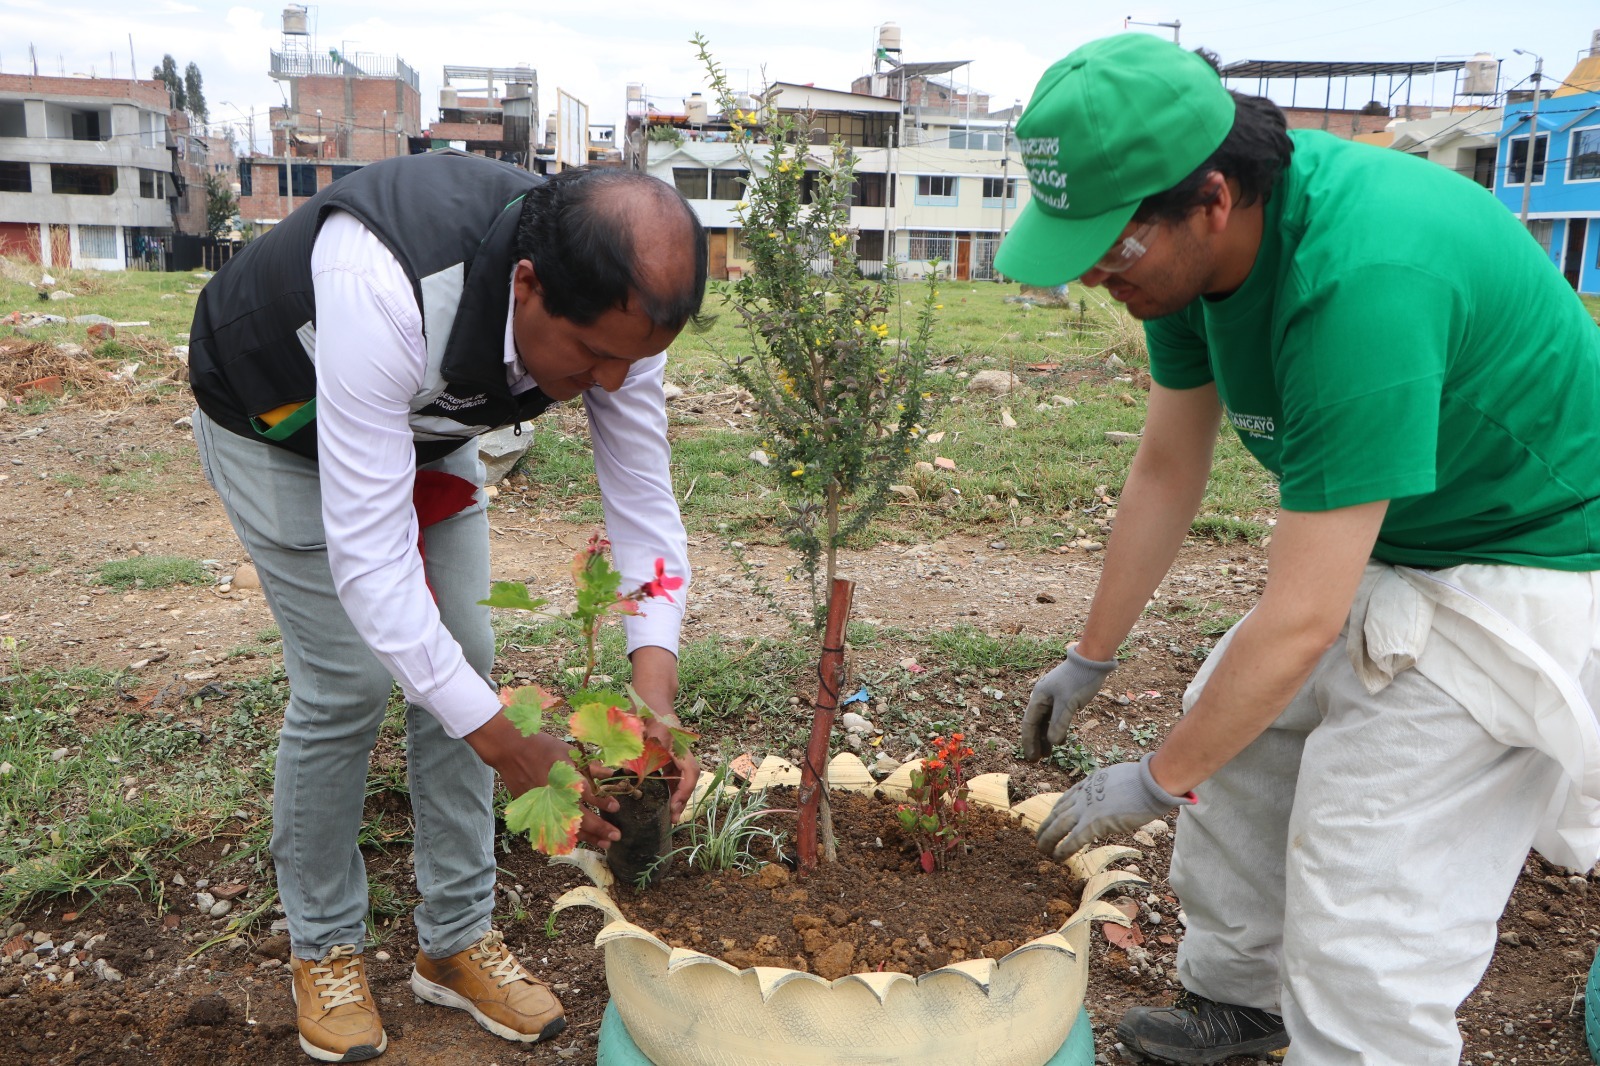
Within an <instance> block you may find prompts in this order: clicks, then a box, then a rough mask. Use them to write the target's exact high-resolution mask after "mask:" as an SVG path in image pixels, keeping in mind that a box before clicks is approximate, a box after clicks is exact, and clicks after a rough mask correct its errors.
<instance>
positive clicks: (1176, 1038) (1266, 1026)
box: [1117, 992, 1289, 1066]
mask: <svg viewBox="0 0 1600 1066" xmlns="http://www.w3.org/2000/svg"><path fill="white" fill-rule="evenodd" d="M1117 1039H1118V1040H1120V1041H1122V1045H1123V1047H1124V1048H1126V1049H1127V1050H1129V1051H1131V1052H1133V1053H1134V1054H1135V1055H1142V1056H1144V1057H1145V1058H1147V1059H1154V1060H1156V1061H1157V1062H1175V1063H1182V1064H1184V1066H1190V1064H1203V1063H1209V1062H1221V1061H1222V1060H1224V1059H1226V1058H1227V1057H1228V1056H1230V1055H1264V1054H1266V1053H1267V1052H1270V1051H1277V1050H1279V1049H1281V1048H1286V1047H1288V1046H1289V1034H1288V1032H1286V1031H1285V1030H1284V1028H1283V1019H1282V1018H1280V1017H1278V1016H1277V1015H1276V1014H1268V1013H1267V1012H1266V1011H1264V1010H1258V1009H1256V1008H1254V1007H1238V1006H1234V1005H1233V1004H1231V1003H1213V1002H1212V1001H1211V1000H1209V999H1206V998H1205V997H1204V996H1197V995H1195V994H1194V993H1193V992H1180V993H1178V998H1177V999H1176V1000H1174V1001H1173V1004H1172V1006H1170V1007H1133V1008H1130V1009H1129V1011H1128V1013H1126V1014H1124V1015H1123V1016H1122V1021H1120V1022H1118V1023H1117ZM1135 1061H1137V1059H1136V1060H1135Z"/></svg>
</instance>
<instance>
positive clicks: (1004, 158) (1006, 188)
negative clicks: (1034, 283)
mask: <svg viewBox="0 0 1600 1066" xmlns="http://www.w3.org/2000/svg"><path fill="white" fill-rule="evenodd" d="M1021 103H1022V101H1021V100H1013V101H1011V110H1010V111H1008V112H1006V135H1005V139H1004V140H1002V141H1001V142H1000V239H1001V240H1002V241H1003V240H1005V239H1006V204H1007V203H1009V202H1010V200H1011V123H1012V122H1014V121H1016V117H1017V108H1018V106H1020V105H1021ZM995 250H996V251H999V247H998V246H996V248H995ZM989 267H990V270H991V271H992V270H993V269H994V260H993V259H990V260H989ZM994 280H995V281H999V280H1000V275H999V274H998V273H995V275H994Z"/></svg>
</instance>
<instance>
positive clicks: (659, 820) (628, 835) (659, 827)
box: [601, 777, 672, 885]
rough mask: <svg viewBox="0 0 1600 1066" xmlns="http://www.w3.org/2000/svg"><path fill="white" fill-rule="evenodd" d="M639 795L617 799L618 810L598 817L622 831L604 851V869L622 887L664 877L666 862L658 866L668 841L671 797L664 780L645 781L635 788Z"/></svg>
mask: <svg viewBox="0 0 1600 1066" xmlns="http://www.w3.org/2000/svg"><path fill="white" fill-rule="evenodd" d="M639 791H640V793H641V794H640V795H637V796H632V795H623V796H618V797H617V802H618V803H619V804H620V806H619V807H618V808H617V810H616V811H614V812H605V811H602V812H601V817H602V818H604V819H605V820H606V821H608V822H610V823H611V824H612V825H614V826H616V827H617V828H618V829H620V830H622V839H621V840H617V841H614V842H613V843H612V845H611V846H610V847H609V848H607V849H606V865H607V866H609V867H611V872H612V873H613V874H614V875H616V878H617V880H618V881H619V882H621V883H622V884H625V885H638V884H640V883H641V879H643V878H644V877H645V875H646V874H648V875H649V879H648V880H645V881H643V883H644V884H655V883H656V882H657V881H659V880H661V878H662V877H664V876H665V875H666V872H667V867H668V866H669V865H671V864H670V863H667V862H658V861H657V860H659V859H660V858H661V856H662V855H664V854H666V852H667V849H668V847H669V846H670V843H671V840H672V810H671V799H672V793H671V790H670V788H669V787H668V785H667V780H666V779H665V778H662V777H647V778H645V780H644V783H643V784H641V785H640V786H639Z"/></svg>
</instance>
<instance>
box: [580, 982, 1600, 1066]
mask: <svg viewBox="0 0 1600 1066" xmlns="http://www.w3.org/2000/svg"><path fill="white" fill-rule="evenodd" d="M1589 992H1590V1004H1591V1006H1590V1018H1591V1030H1590V1031H1591V1032H1593V1028H1592V1025H1593V1010H1594V1008H1593V1002H1594V998H1593V997H1594V977H1593V975H1592V974H1591V976H1590V985H1589ZM1596 1061H1597V1062H1600V1059H1597V1060H1596ZM595 1066H653V1064H652V1063H651V1062H650V1060H649V1059H647V1058H645V1057H644V1052H642V1051H640V1050H639V1047H638V1045H637V1044H635V1043H634V1042H633V1038H632V1037H631V1036H629V1035H628V1027H627V1026H626V1025H624V1024H623V1021H622V1015H621V1014H620V1013H618V1011H617V1005H616V1003H615V1002H613V1001H610V1000H608V1001H607V1002H606V1012H605V1015H604V1016H603V1017H602V1018H601V1019H600V1047H599V1057H598V1058H596V1059H595ZM1040 1066H1094V1032H1093V1030H1092V1029H1091V1028H1090V1025H1089V1012H1088V1010H1087V1009H1086V1008H1083V1007H1079V1008H1078V1020H1077V1021H1076V1022H1074V1023H1073V1025H1072V1028H1071V1029H1069V1030H1068V1031H1067V1040H1066V1043H1064V1044H1062V1045H1061V1050H1060V1051H1057V1052H1056V1053H1055V1054H1054V1055H1053V1056H1051V1058H1050V1061H1049V1062H1045V1063H1041V1064H1040Z"/></svg>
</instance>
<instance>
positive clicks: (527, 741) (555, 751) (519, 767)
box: [462, 714, 622, 850]
mask: <svg viewBox="0 0 1600 1066" xmlns="http://www.w3.org/2000/svg"><path fill="white" fill-rule="evenodd" d="M462 739H464V740H465V741H466V742H467V743H468V744H470V745H471V746H472V750H473V751H475V752H477V753H478V758H480V759H482V760H483V761H484V762H485V763H486V764H487V765H488V766H489V767H490V768H491V769H492V770H494V771H495V773H497V774H499V775H500V780H501V781H504V782H505V786H506V791H507V792H509V793H511V795H512V797H513V798H514V797H517V796H520V795H522V794H523V793H524V792H526V791H528V790H529V789H530V788H538V787H540V786H541V785H543V784H545V782H547V781H548V780H549V779H550V767H552V766H554V765H555V764H556V762H558V761H562V762H570V761H571V759H570V758H569V756H568V755H567V746H566V745H565V744H563V743H562V742H561V741H559V740H557V739H556V738H555V737H552V736H547V735H545V734H544V733H535V734H534V735H533V736H531V737H525V736H523V735H522V731H521V730H520V729H518V728H517V727H516V726H514V725H512V724H511V720H510V719H508V718H507V717H506V716H505V715H504V714H496V715H495V716H494V717H493V718H491V719H489V720H488V721H487V722H485V723H484V724H483V725H481V726H479V727H478V728H477V729H474V730H473V731H472V732H470V733H468V734H467V735H466V736H465V737H463V738H462ZM582 803H583V821H582V822H580V823H579V825H578V839H579V840H580V841H582V842H583V843H585V844H592V845H594V846H595V847H597V848H600V849H602V850H603V849H605V848H608V847H610V846H611V842H612V841H614V840H617V839H618V838H620V837H621V836H622V834H621V833H620V832H618V831H617V829H616V827H615V826H613V825H611V823H609V822H607V821H606V820H605V819H604V818H601V817H600V815H599V813H598V812H599V811H601V810H604V811H614V810H616V809H617V807H618V803H617V801H616V800H615V799H614V798H612V797H611V796H598V797H597V796H596V795H595V794H594V793H593V792H592V791H591V790H590V788H589V782H588V780H587V779H583V800H582Z"/></svg>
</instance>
